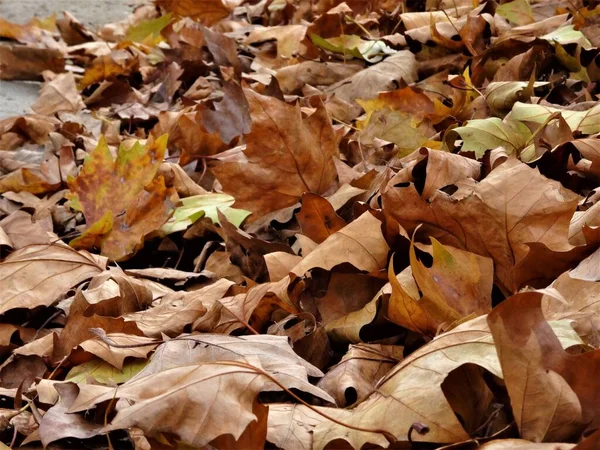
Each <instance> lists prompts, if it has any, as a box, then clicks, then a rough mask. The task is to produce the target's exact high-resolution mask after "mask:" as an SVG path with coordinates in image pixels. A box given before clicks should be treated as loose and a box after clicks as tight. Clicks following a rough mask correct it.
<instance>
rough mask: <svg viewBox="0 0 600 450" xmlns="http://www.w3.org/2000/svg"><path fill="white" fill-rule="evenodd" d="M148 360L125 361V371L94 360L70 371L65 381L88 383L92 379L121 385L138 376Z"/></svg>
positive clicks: (102, 382) (99, 360)
mask: <svg viewBox="0 0 600 450" xmlns="http://www.w3.org/2000/svg"><path fill="white" fill-rule="evenodd" d="M147 364H148V360H143V359H137V358H136V359H132V360H127V361H125V364H123V370H119V369H117V368H116V367H114V366H113V365H111V364H109V363H107V362H106V361H104V360H103V359H100V358H94V359H92V360H90V361H88V362H85V363H83V364H80V365H78V366H75V367H73V368H72V369H71V370H69V373H68V374H67V377H66V379H65V381H72V382H73V383H87V382H88V379H90V378H92V379H94V380H96V381H97V382H98V383H101V384H108V385H112V384H115V383H117V384H120V383H125V382H126V381H128V380H129V379H131V378H133V376H134V375H137V374H138V373H139V372H140V371H141V370H142V369H143V368H144V367H146V365H147Z"/></svg>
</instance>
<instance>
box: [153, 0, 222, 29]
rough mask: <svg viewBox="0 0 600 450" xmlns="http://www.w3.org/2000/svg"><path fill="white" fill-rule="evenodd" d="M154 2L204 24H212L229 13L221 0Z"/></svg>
mask: <svg viewBox="0 0 600 450" xmlns="http://www.w3.org/2000/svg"><path fill="white" fill-rule="evenodd" d="M156 3H157V4H158V5H159V6H160V7H161V8H164V9H165V10H167V11H170V12H172V13H173V14H176V15H178V16H183V17H191V18H192V19H194V20H197V21H198V22H201V23H204V24H206V25H213V24H214V23H216V22H218V21H219V20H221V19H224V18H225V17H227V16H228V15H229V14H230V13H231V9H229V7H228V6H227V5H226V4H225V3H223V0H200V1H197V0H157V1H156Z"/></svg>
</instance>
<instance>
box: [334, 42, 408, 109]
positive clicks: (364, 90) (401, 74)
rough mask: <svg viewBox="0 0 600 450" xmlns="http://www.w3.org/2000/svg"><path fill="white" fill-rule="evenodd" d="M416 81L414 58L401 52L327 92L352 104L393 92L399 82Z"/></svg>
mask: <svg viewBox="0 0 600 450" xmlns="http://www.w3.org/2000/svg"><path fill="white" fill-rule="evenodd" d="M416 79H417V62H416V60H415V56H414V55H413V54H412V53H411V52H408V51H405V50H403V51H399V52H397V53H395V54H394V55H392V56H390V57H388V58H386V59H384V60H383V61H381V62H379V63H377V64H375V65H373V66H371V67H368V68H367V69H364V70H361V71H360V72H357V73H356V74H354V75H352V76H351V77H349V78H347V79H345V80H342V81H340V82H338V83H335V84H334V85H332V86H330V87H329V88H328V89H327V91H328V92H332V93H335V95H336V96H337V97H339V98H341V99H342V100H344V101H345V102H348V103H352V102H353V101H354V100H355V99H357V98H373V97H376V96H377V94H378V93H379V92H380V91H390V90H393V89H394V88H395V87H397V84H398V83H399V82H400V80H404V82H405V83H407V84H408V83H413V82H414V81H416ZM356 116H358V114H357V115H356Z"/></svg>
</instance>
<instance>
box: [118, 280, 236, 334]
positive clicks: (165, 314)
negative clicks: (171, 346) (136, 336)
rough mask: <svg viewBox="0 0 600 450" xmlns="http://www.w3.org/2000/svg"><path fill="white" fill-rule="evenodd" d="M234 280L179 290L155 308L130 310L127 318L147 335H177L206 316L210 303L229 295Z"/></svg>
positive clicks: (163, 299) (162, 300)
mask: <svg viewBox="0 0 600 450" xmlns="http://www.w3.org/2000/svg"><path fill="white" fill-rule="evenodd" d="M231 284H232V283H231V282H230V281H228V280H226V279H221V280H218V281H217V282H215V283H214V284H211V285H209V286H207V287H205V288H202V289H199V290H198V291H195V292H188V293H183V292H181V293H180V292H178V293H173V294H169V295H166V296H164V297H163V298H162V299H161V300H160V301H159V302H157V303H156V304H155V305H154V306H153V307H152V308H149V309H147V310H145V311H139V312H135V313H130V314H127V315H126V316H125V318H126V319H127V320H128V321H130V322H131V323H132V324H137V326H138V327H139V328H140V329H141V330H142V331H143V332H144V334H145V335H146V336H150V337H155V338H160V337H161V336H162V335H163V334H165V335H167V336H173V337H175V336H177V335H178V334H181V333H182V332H183V330H184V329H185V327H186V326H188V325H190V324H193V323H194V322H195V321H197V320H199V319H200V318H203V317H204V316H205V315H206V314H207V310H208V309H209V308H210V305H212V304H213V303H215V302H217V301H218V300H219V299H221V298H222V297H223V295H225V293H226V292H227V290H228V289H229V287H230V286H231Z"/></svg>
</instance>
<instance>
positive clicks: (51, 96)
mask: <svg viewBox="0 0 600 450" xmlns="http://www.w3.org/2000/svg"><path fill="white" fill-rule="evenodd" d="M83 108H85V103H83V100H82V99H81V95H80V94H79V92H78V91H77V86H76V85H75V78H74V77H73V74H71V73H65V74H59V75H56V77H55V78H54V79H53V80H52V81H49V82H47V83H45V84H44V86H42V89H41V91H40V96H39V98H38V99H37V100H36V101H35V103H34V104H33V105H31V109H33V110H34V111H35V112H36V113H37V114H41V115H46V116H49V115H52V114H54V113H57V112H60V111H68V112H77V111H79V110H81V109H83Z"/></svg>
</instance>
